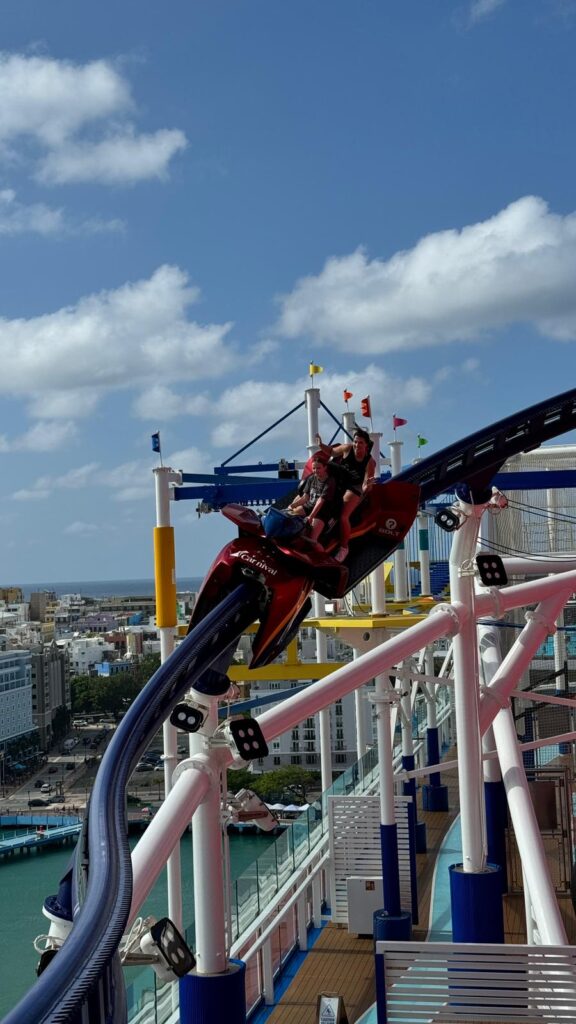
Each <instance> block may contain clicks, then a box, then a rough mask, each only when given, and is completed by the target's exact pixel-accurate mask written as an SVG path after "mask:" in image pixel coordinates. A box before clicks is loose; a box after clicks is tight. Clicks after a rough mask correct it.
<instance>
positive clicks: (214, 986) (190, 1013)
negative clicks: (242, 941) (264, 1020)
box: [180, 960, 246, 1024]
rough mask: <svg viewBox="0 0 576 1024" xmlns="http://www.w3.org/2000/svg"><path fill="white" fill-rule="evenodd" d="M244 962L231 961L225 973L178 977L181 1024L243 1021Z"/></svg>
mask: <svg viewBox="0 0 576 1024" xmlns="http://www.w3.org/2000/svg"><path fill="white" fill-rule="evenodd" d="M245 974H246V965H245V964H244V963H242V961H241V960H230V962H229V965H228V970H227V971H225V972H224V974H196V973H195V972H194V971H192V972H191V973H190V974H187V975H186V977H185V978H181V979H180V1024H214V1022H215V1021H226V1024H246V995H245V990H244V980H245Z"/></svg>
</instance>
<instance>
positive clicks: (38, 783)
mask: <svg viewBox="0 0 576 1024" xmlns="http://www.w3.org/2000/svg"><path fill="white" fill-rule="evenodd" d="M45 781H46V780H45V779H36V782H35V783H34V789H40V786H43V785H44V783H45Z"/></svg>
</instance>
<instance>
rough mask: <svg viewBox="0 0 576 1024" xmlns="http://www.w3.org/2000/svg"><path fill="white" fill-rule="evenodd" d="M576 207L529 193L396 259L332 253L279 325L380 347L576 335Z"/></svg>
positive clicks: (355, 348)
mask: <svg viewBox="0 0 576 1024" xmlns="http://www.w3.org/2000/svg"><path fill="white" fill-rule="evenodd" d="M575 277H576V214H574V213H571V214H567V215H566V216H560V215H558V214H553V213H551V212H550V211H549V209H548V206H547V204H546V203H545V202H544V200H542V199H539V198H538V197H535V196H525V197H524V198H522V199H519V200H518V201H517V202H514V203H512V204H511V205H510V206H508V207H506V208H505V209H504V210H502V211H500V212H499V213H498V214H496V215H495V216H494V217H492V218H490V219H489V220H486V221H483V222H480V223H478V224H472V225H471V226H469V227H466V228H463V229H462V230H461V231H453V230H451V231H442V232H438V233H436V234H432V235H428V236H426V237H425V238H423V239H421V240H420V241H419V242H418V243H417V244H416V245H415V246H414V248H413V249H411V250H409V251H407V252H399V253H396V254H395V255H394V256H392V257H391V259H389V260H387V261H385V260H378V259H375V260H372V261H370V260H369V259H368V257H367V256H366V254H365V253H364V252H363V251H362V250H358V251H356V252H355V253H352V254H351V255H348V256H343V257H333V258H332V259H329V260H328V261H327V263H326V265H325V267H324V269H323V270H322V272H321V273H320V274H319V275H318V276H316V277H307V278H303V279H301V280H300V281H298V282H297V284H296V286H295V288H294V290H293V291H292V293H291V294H290V295H288V296H285V297H284V299H283V300H282V311H281V317H280V321H279V325H278V330H279V332H280V333H281V334H282V335H284V336H285V337H287V338H295V337H299V336H308V337H311V338H313V339H315V340H316V341H318V342H326V343H330V344H331V345H332V346H335V347H336V348H338V349H341V350H343V351H345V352H348V351H349V352H356V353H362V352H364V353H374V354H383V353H385V352H391V351H395V350H399V349H406V348H419V347H424V346H433V345H438V344H442V343H446V342H452V341H465V340H469V339H471V338H477V337H478V336H480V335H482V334H483V333H485V332H487V331H492V330H494V329H497V328H498V327H503V326H504V325H507V324H511V323H521V322H528V323H531V324H533V325H534V326H535V327H536V328H537V329H538V330H539V331H541V333H543V334H545V335H548V336H550V337H555V338H558V339H566V340H567V339H570V340H572V339H575V338H576V289H575V288H574V280H575Z"/></svg>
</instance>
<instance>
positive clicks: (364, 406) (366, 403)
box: [360, 395, 372, 420]
mask: <svg viewBox="0 0 576 1024" xmlns="http://www.w3.org/2000/svg"><path fill="white" fill-rule="evenodd" d="M360 412H361V413H362V415H363V416H365V417H366V419H368V420H371V419H372V409H371V407H370V395H367V396H366V398H363V399H362V400H361V402H360Z"/></svg>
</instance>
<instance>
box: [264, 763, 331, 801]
mask: <svg viewBox="0 0 576 1024" xmlns="http://www.w3.org/2000/svg"><path fill="white" fill-rule="evenodd" d="M320 778H321V776H320V772H311V771H307V770H306V768H299V767H298V765H288V766H287V767H286V768H278V769H276V770H275V771H273V772H264V773H263V774H262V775H253V776H252V779H253V783H252V785H251V786H250V788H251V789H253V790H254V792H255V793H257V794H258V796H259V797H261V798H262V799H263V800H267V801H268V802H271V801H274V800H282V799H286V797H288V800H289V801H290V802H292V801H293V800H295V799H296V800H299V801H300V802H301V803H306V802H307V801H306V796H307V792H308V790H309V789H310V787H311V786H312V785H313V784H314V783H316V782H319V781H320Z"/></svg>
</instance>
